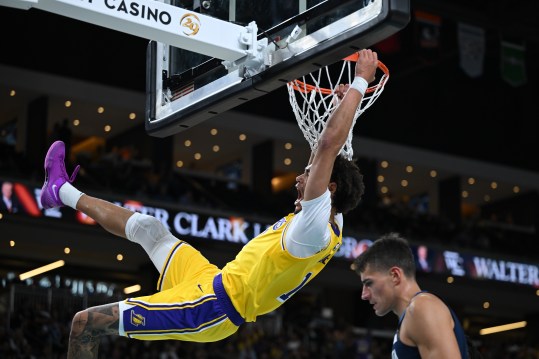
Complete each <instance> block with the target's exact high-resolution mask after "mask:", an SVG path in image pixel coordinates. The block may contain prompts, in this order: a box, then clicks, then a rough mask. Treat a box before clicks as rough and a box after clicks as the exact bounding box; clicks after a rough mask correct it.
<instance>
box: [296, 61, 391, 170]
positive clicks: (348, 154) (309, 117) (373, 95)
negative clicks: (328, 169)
mask: <svg viewBox="0 0 539 359" xmlns="http://www.w3.org/2000/svg"><path fill="white" fill-rule="evenodd" d="M358 56H359V53H357V52H356V53H355V54H353V55H350V56H348V57H346V58H344V59H343V60H342V67H341V70H340V72H339V74H338V76H335V75H334V74H332V73H331V71H330V67H329V66H322V67H320V68H319V69H318V71H314V72H312V73H310V74H308V75H306V76H303V77H301V79H296V80H293V81H290V82H289V83H287V85H286V86H287V88H288V95H289V100H290V105H291V106H292V110H293V111H294V115H295V116H296V120H297V122H298V125H299V127H300V129H301V131H302V132H303V135H304V136H305V139H306V140H307V142H309V145H310V146H311V150H312V151H315V150H316V146H317V143H318V138H319V137H320V134H321V133H322V130H323V129H324V127H325V126H326V122H327V120H328V119H329V116H330V115H331V114H332V113H333V111H334V110H335V109H336V108H337V106H338V105H339V103H340V102H341V99H340V98H339V97H338V96H337V95H336V94H335V90H334V89H335V88H336V87H337V86H338V85H339V84H342V83H348V84H350V83H352V81H353V80H354V77H355V64H356V61H357V59H358ZM332 69H333V68H332ZM378 69H379V70H380V71H378V72H377V74H376V77H377V78H376V79H375V80H374V81H373V82H372V83H375V84H374V85H372V86H369V87H368V88H367V90H366V91H365V95H364V96H363V98H362V99H361V102H360V103H359V106H358V107H357V110H356V112H355V114H354V120H353V122H352V127H351V128H350V133H349V134H348V138H347V139H346V142H345V144H344V145H343V148H342V149H341V152H340V154H342V155H343V156H344V157H345V158H346V159H348V160H352V157H353V155H354V151H353V149H352V137H353V134H352V130H353V128H354V125H355V124H356V120H357V118H358V117H359V115H361V114H362V113H363V112H364V111H365V110H366V109H368V108H369V107H370V106H371V105H372V104H373V103H374V101H376V100H377V99H378V96H380V94H381V93H382V91H383V90H384V86H385V84H386V82H387V80H388V79H389V70H388V68H387V67H386V65H384V64H383V63H382V62H381V61H380V60H378ZM379 73H381V75H379ZM332 78H333V79H335V80H334V81H332Z"/></svg>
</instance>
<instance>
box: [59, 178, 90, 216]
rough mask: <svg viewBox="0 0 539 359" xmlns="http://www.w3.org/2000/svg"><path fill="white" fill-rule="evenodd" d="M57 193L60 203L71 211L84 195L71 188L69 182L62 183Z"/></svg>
mask: <svg viewBox="0 0 539 359" xmlns="http://www.w3.org/2000/svg"><path fill="white" fill-rule="evenodd" d="M58 192H59V193H60V200H62V203H63V204H65V205H66V206H68V207H71V208H73V209H77V202H78V201H79V199H80V197H81V196H82V195H83V194H84V193H82V192H81V191H79V190H78V189H76V188H75V187H73V186H72V185H71V183H69V182H66V183H64V184H63V185H62V187H60V191H58Z"/></svg>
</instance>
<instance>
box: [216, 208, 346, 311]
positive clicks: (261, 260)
mask: <svg viewBox="0 0 539 359" xmlns="http://www.w3.org/2000/svg"><path fill="white" fill-rule="evenodd" d="M293 218H294V214H293V213H291V214H289V215H287V216H286V217H284V218H282V219H280V220H279V221H278V222H276V223H275V224H274V225H273V226H271V227H268V229H266V231H264V232H263V233H261V234H260V235H258V236H257V237H255V238H254V239H252V240H251V241H250V242H249V243H247V244H246V245H245V246H244V247H243V249H242V250H241V251H240V253H239V254H238V255H237V256H236V258H235V259H234V260H233V261H231V262H229V263H228V264H227V265H226V266H225V267H224V268H223V270H222V277H223V286H224V288H225V289H226V292H227V294H228V296H229V297H230V300H231V301H232V303H233V305H234V307H235V308H236V310H237V311H238V312H239V313H240V314H241V316H242V317H243V318H244V319H245V321H247V322H254V321H255V320H256V317H257V316H259V315H262V314H266V313H268V312H271V311H273V310H275V309H276V308H277V307H279V306H280V305H281V304H282V303H284V302H285V301H286V300H287V299H289V298H290V297H291V296H292V295H293V294H294V293H296V292H297V291H298V290H300V289H301V288H302V287H303V286H305V285H306V284H307V283H309V282H310V281H311V280H312V279H313V278H314V277H315V276H316V275H317V274H318V273H319V272H320V271H321V270H322V269H323V268H324V267H325V266H326V264H327V263H328V261H329V260H330V259H331V257H333V255H334V254H335V252H337V250H338V249H339V247H340V246H341V243H342V231H341V228H338V227H337V226H335V225H332V224H331V223H329V222H328V226H329V227H330V233H331V239H330V242H329V244H328V246H327V247H326V248H325V249H323V250H322V251H320V252H318V253H316V254H315V255H313V256H311V257H308V258H298V257H294V256H292V255H291V254H290V253H289V252H288V251H287V249H286V245H285V241H284V237H285V235H286V231H287V228H288V226H289V225H290V222H291V221H292V219H293Z"/></svg>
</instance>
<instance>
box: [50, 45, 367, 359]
mask: <svg viewBox="0 0 539 359" xmlns="http://www.w3.org/2000/svg"><path fill="white" fill-rule="evenodd" d="M377 65H378V56H377V54H376V52H373V51H371V50H368V49H366V50H361V51H360V56H359V59H358V60H357V62H356V64H355V78H354V80H353V81H352V83H351V84H350V85H348V84H347V85H339V86H338V89H337V90H336V93H337V94H338V95H339V96H340V97H342V100H340V101H339V102H340V104H339V105H338V106H337V108H336V109H335V110H334V112H333V114H332V115H331V116H330V117H329V119H328V121H327V124H326V125H325V127H324V129H323V130H322V131H321V133H320V136H319V139H318V141H317V143H316V146H315V150H314V151H313V153H312V154H311V157H310V159H309V162H308V164H307V166H306V167H305V171H304V173H302V174H300V175H299V176H297V178H296V188H297V192H298V198H297V200H296V201H295V202H294V206H295V209H294V212H293V213H290V214H288V215H286V216H285V217H283V218H281V219H280V220H278V221H277V222H275V224H274V225H273V226H271V227H269V228H268V229H266V231H264V232H263V233H261V234H260V235H258V236H257V237H255V238H253V239H252V240H251V241H250V242H248V243H247V244H246V245H245V246H244V247H243V248H242V249H241V251H240V252H239V253H238V255H237V256H236V258H235V259H234V260H233V261H231V262H229V263H228V264H226V265H225V266H224V267H223V268H222V269H219V268H217V266H215V265H213V264H211V263H209V261H208V260H207V259H206V258H205V257H203V256H202V254H201V253H200V252H198V251H197V250H195V249H194V248H193V247H191V246H190V245H189V244H188V243H186V242H184V241H183V240H181V239H178V238H175V237H174V236H172V234H171V233H170V232H169V231H168V230H167V229H166V228H165V227H164V226H163V224H162V223H161V222H160V221H159V220H157V219H156V218H154V217H151V216H148V215H143V214H140V213H134V212H132V211H130V210H127V209H125V208H122V207H119V206H116V205H114V204H112V203H109V202H106V201H103V200H101V199H98V198H95V197H91V196H89V195H86V194H84V193H82V192H80V191H79V190H77V189H76V188H75V187H73V186H72V185H71V183H72V182H73V180H74V179H75V176H76V174H77V172H78V168H79V167H77V168H76V169H75V171H74V173H73V175H72V176H71V177H68V176H67V173H66V169H65V165H64V144H63V143H62V142H60V141H57V142H55V143H53V144H52V146H51V147H50V149H49V151H48V153H47V155H46V158H45V183H44V185H43V188H42V192H41V203H42V205H43V208H52V207H62V206H68V207H71V208H74V209H77V210H79V211H82V212H83V213H85V214H86V215H88V216H90V217H91V218H93V219H94V220H96V221H97V222H98V223H99V224H100V225H101V226H102V227H103V228H104V229H105V230H107V231H108V232H110V233H112V234H115V235H117V236H119V237H123V238H127V239H129V240H130V241H133V242H136V243H138V244H140V245H141V246H142V247H143V248H144V250H145V251H146V252H147V253H148V255H149V257H150V259H151V261H152V262H153V264H154V265H155V267H156V268H157V270H158V271H159V272H160V277H159V280H158V283H157V290H158V291H157V292H156V293H155V294H153V295H149V296H143V297H137V298H128V299H126V300H123V301H120V302H116V303H111V304H105V305H101V306H96V307H91V308H88V309H85V310H82V311H80V312H78V313H76V314H75V316H74V318H73V322H72V327H71V332H70V337H69V348H68V355H67V357H68V358H81V357H83V358H97V356H98V354H97V352H98V347H99V341H100V336H103V335H121V336H126V337H129V338H135V339H141V340H163V339H175V340H184V341H195V342H212V341H218V340H221V339H223V338H226V337H228V336H230V335H232V334H233V333H235V332H236V331H237V330H238V327H239V326H240V325H241V324H242V323H244V322H254V321H256V318H257V317H258V316H260V315H263V314H266V313H268V312H271V311H273V310H275V309H276V308H278V307H279V306H280V305H281V304H283V303H284V302H286V300H287V299H289V298H290V297H291V296H292V295H293V294H294V293H296V292H297V291H298V290H300V289H301V288H302V287H303V286H305V285H306V284H307V283H309V281H311V280H312V279H313V278H314V277H315V276H316V275H317V274H318V273H319V272H320V271H321V270H322V269H323V268H324V267H325V266H326V265H327V263H328V261H329V260H330V259H331V258H332V257H333V255H334V254H335V252H336V251H337V250H338V249H339V247H340V245H341V240H342V230H343V214H344V213H347V212H349V211H350V210H352V209H354V208H355V207H356V206H357V205H358V203H359V201H360V198H361V196H362V194H363V190H364V185H363V176H362V175H361V173H360V170H359V168H358V167H357V165H356V164H355V163H354V162H352V161H349V160H348V159H346V158H345V157H344V156H342V155H339V153H340V151H341V148H343V145H344V144H345V142H346V141H347V137H348V136H349V133H350V131H351V129H352V124H353V122H354V121H355V117H354V116H355V112H356V110H357V108H358V106H359V105H360V103H361V100H362V97H363V95H364V94H365V91H366V89H367V87H368V83H369V82H371V81H373V80H374V78H375V73H376V68H377ZM311 147H313V146H311ZM261 205H262V204H261Z"/></svg>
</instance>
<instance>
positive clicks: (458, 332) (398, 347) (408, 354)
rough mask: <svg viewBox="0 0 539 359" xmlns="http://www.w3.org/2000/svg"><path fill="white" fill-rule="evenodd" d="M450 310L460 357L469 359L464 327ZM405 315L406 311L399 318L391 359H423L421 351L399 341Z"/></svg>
mask: <svg viewBox="0 0 539 359" xmlns="http://www.w3.org/2000/svg"><path fill="white" fill-rule="evenodd" d="M419 293H425V291H422V292H419ZM419 293H417V294H419ZM417 294H416V295H417ZM448 309H449V312H450V313H451V317H453V321H454V322H455V326H454V328H453V332H454V333H455V337H456V338H457V343H458V345H459V350H460V356H461V358H462V359H467V358H468V345H467V343H466V335H465V334H464V329H463V328H462V325H461V324H460V321H459V319H458V318H457V316H456V315H455V313H454V312H453V310H452V309H451V308H449V307H448ZM405 314H406V310H405V311H404V313H402V315H401V317H400V318H399V324H398V326H397V332H396V333H395V336H394V337H393V350H392V352H391V359H421V355H419V350H418V349H417V347H411V346H409V345H406V344H404V343H403V342H401V341H400V339H399V330H400V327H401V324H402V321H403V320H404V315H405Z"/></svg>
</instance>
